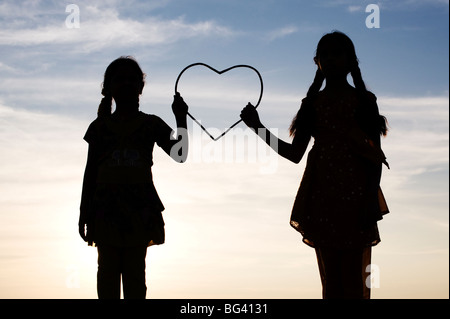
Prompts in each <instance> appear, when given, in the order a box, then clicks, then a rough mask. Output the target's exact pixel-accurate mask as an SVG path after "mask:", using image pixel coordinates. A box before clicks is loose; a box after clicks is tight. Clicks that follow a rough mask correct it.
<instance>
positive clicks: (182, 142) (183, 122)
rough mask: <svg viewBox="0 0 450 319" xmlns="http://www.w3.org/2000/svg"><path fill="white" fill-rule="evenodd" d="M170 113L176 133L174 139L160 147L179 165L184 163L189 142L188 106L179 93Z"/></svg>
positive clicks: (175, 97)
mask: <svg viewBox="0 0 450 319" xmlns="http://www.w3.org/2000/svg"><path fill="white" fill-rule="evenodd" d="M172 111H173V114H174V115H175V120H176V123H177V132H176V136H175V138H171V139H170V140H169V141H167V142H166V143H163V145H161V147H162V148H163V149H164V151H165V152H166V153H167V154H169V155H170V157H172V158H173V159H174V160H175V161H177V162H179V163H184V162H186V159H187V155H188V149H189V140H188V132H187V112H188V106H187V104H186V103H185V102H184V101H183V98H182V97H181V96H180V93H178V92H177V93H176V94H175V96H174V100H173V103H172Z"/></svg>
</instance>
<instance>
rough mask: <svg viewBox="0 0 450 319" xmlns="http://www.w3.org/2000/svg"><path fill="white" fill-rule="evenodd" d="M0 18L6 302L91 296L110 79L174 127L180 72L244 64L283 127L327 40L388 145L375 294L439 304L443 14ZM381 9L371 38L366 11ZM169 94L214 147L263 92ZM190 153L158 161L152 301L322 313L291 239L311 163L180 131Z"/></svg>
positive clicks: (18, 14) (256, 9) (133, 4)
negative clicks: (98, 120)
mask: <svg viewBox="0 0 450 319" xmlns="http://www.w3.org/2000/svg"><path fill="white" fill-rule="evenodd" d="M68 4H70V2H64V1H56V0H55V1H38V0H36V1H31V0H30V1H12V0H11V1H9V0H6V1H2V2H1V3H0V50H1V53H2V54H1V56H0V154H1V156H0V190H1V191H0V298H96V297H97V294H96V267H97V259H96V258H97V251H96V249H95V248H92V247H88V246H87V245H86V244H85V243H84V242H83V241H82V240H81V238H80V237H79V235H78V231H77V223H78V216H79V203H80V197H81V185H82V178H83V172H84V166H85V164H86V154H87V144H86V142H84V141H83V136H84V133H85V131H86V129H87V127H88V125H89V123H90V122H92V121H93V120H94V119H95V117H96V111H97V107H98V104H99V102H100V100H101V94H100V92H101V83H102V81H103V73H104V71H105V69H106V67H107V66H108V64H109V63H110V62H111V61H112V60H114V59H115V58H117V57H119V56H122V55H132V56H134V57H135V58H136V59H137V60H138V62H139V63H140V65H141V67H142V69H143V70H144V72H145V73H146V74H147V79H146V86H145V88H144V92H143V95H142V97H141V100H140V101H141V103H140V105H141V110H142V111H143V112H146V113H152V114H156V115H158V116H159V117H161V118H162V119H163V120H164V121H166V122H167V123H168V124H169V125H170V126H172V127H174V126H175V118H174V116H173V114H172V112H171V107H170V105H171V103H172V99H173V94H174V85H175V81H176V79H177V77H178V74H179V73H180V72H181V70H183V68H184V67H186V66H187V65H189V64H192V63H196V62H203V63H207V64H209V65H211V66H212V67H214V68H216V69H218V70H222V69H225V68H228V67H230V66H233V65H237V64H247V65H251V66H253V67H255V68H256V69H257V70H258V71H259V72H260V74H261V76H262V79H263V82H264V91H263V97H262V101H261V104H260V105H259V107H258V110H259V114H260V117H261V119H262V121H263V123H264V124H265V125H266V126H267V127H268V128H271V129H272V130H273V132H274V133H275V134H276V135H277V136H279V137H280V138H282V139H284V140H286V141H289V136H288V127H289V124H290V122H291V120H292V118H293V116H294V115H295V114H296V112H297V110H298V107H299V105H300V102H301V99H302V98H303V97H304V96H305V94H306V91H307V89H308V87H309V85H310V84H311V83H312V80H313V78H314V73H315V68H316V67H315V65H314V62H313V56H314V53H315V49H316V45H317V42H318V41H319V39H320V38H321V37H322V35H324V34H325V33H328V32H330V31H332V30H339V31H342V32H344V33H346V34H347V35H349V36H350V38H351V39H352V40H353V42H354V44H355V47H356V51H357V55H358V58H359V60H360V68H361V71H362V76H363V79H364V81H365V82H366V85H367V87H368V88H369V89H370V90H371V91H372V92H373V93H375V94H376V95H377V97H378V106H379V108H380V112H381V113H382V114H384V115H385V116H386V117H387V118H388V121H389V125H390V132H389V134H388V136H387V137H386V138H384V139H383V140H382V145H383V149H384V151H385V153H386V156H387V159H388V162H389V164H390V167H391V169H390V170H386V169H385V170H384V171H383V177H382V185H381V186H382V188H383V192H384V193H385V196H386V199H387V202H388V205H389V208H390V210H391V213H390V214H389V215H387V216H386V217H385V218H384V219H383V220H382V221H381V222H380V223H379V229H380V234H381V243H380V244H379V245H378V246H376V247H374V248H373V253H372V255H373V258H372V262H373V264H374V265H375V267H374V269H375V270H374V272H373V273H372V275H373V276H374V278H375V277H376V278H375V279H376V280H377V287H375V288H373V290H372V297H373V298H375V299H381V298H394V299H397V298H449V209H448V207H449V187H448V185H449V169H448V165H449V71H448V70H449V31H448V27H449V1H448V0H398V1H392V0H391V1H388V0H381V1H377V2H374V1H361V0H336V1H332V0H329V1H328V0H321V1H300V0H296V1H294V0H289V1H288V0H281V1H280V0H277V1H275V0H248V1H242V0H213V1H207V0H186V1H175V0H152V1H138V0H135V1H118V0H112V1H88V0H85V1H73V2H72V4H74V5H75V6H72V7H69V8H68V9H72V10H73V8H78V9H79V24H77V22H78V20H77V19H73V17H74V16H73V14H76V13H77V12H75V11H71V10H68V11H67V12H66V6H67V5H68ZM369 4H377V6H378V8H379V13H380V15H379V17H380V20H379V21H380V25H379V28H368V26H367V25H366V18H367V17H368V16H369V15H370V14H371V12H366V6H367V5H369ZM178 88H179V91H180V93H181V94H182V96H183V97H184V99H185V100H186V102H187V103H188V104H189V107H190V112H191V113H192V114H193V115H194V116H195V117H196V118H197V119H200V120H201V121H202V123H203V125H205V126H206V127H207V128H210V129H211V131H212V132H215V133H220V132H221V131H222V130H223V129H225V128H226V127H227V125H230V124H232V123H234V122H235V121H236V120H238V119H239V113H240V110H241V109H242V108H243V107H244V106H245V104H246V103H247V102H252V103H253V102H256V100H257V98H258V96H259V92H260V85H259V80H258V77H257V76H256V74H255V73H253V72H252V71H251V70H249V69H235V70H233V71H230V72H229V73H226V74H224V75H222V76H218V75H215V74H214V73H212V72H211V71H208V70H207V69H205V68H202V67H196V68H193V69H190V70H188V71H187V72H186V73H185V74H184V75H183V76H182V77H181V79H180V83H179V87H178ZM188 126H189V130H190V144H191V148H190V154H189V157H188V161H187V163H185V164H178V163H176V162H174V161H173V160H172V159H171V158H170V157H168V156H167V155H166V154H165V153H164V152H162V150H161V149H159V148H158V147H155V151H154V166H153V174H154V182H155V186H156V188H157V190H158V193H159V195H160V197H161V199H162V201H163V203H164V205H165V207H166V210H165V211H164V213H163V215H164V219H165V223H166V243H165V244H164V245H161V246H158V247H150V248H149V250H148V255H147V287H148V293H147V297H148V298H168V299H172V298H254V299H257V298H288V299H296V298H312V299H315V298H321V284H320V278H319V271H318V267H317V262H316V257H315V252H314V250H313V249H311V248H310V247H308V246H306V245H305V244H303V243H302V242H301V235H300V234H298V233H297V232H296V231H295V230H294V229H293V228H291V227H290V225H289V217H290V213H291V208H292V204H293V201H294V197H295V194H296V192H297V189H298V186H299V183H300V180H301V177H302V174H303V170H304V167H305V158H304V159H303V160H302V161H301V163H300V164H297V165H296V164H293V163H291V162H288V161H287V160H285V159H283V158H281V157H279V156H278V155H276V154H275V153H274V152H273V151H271V150H270V149H269V148H268V147H267V146H266V145H265V144H263V143H262V142H261V141H259V140H258V139H257V138H256V136H254V135H253V134H252V133H251V132H249V131H248V130H247V129H246V128H245V126H244V125H243V124H242V123H241V124H239V125H238V126H236V128H235V129H234V130H232V131H231V132H230V133H228V134H227V135H225V136H224V137H223V138H222V139H220V140H218V141H216V142H214V141H212V140H211V139H209V137H207V136H206V135H205V134H204V133H202V131H201V130H200V129H199V127H198V125H197V124H195V123H193V122H192V121H191V120H190V119H189V120H188Z"/></svg>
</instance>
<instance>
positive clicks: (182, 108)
mask: <svg viewBox="0 0 450 319" xmlns="http://www.w3.org/2000/svg"><path fill="white" fill-rule="evenodd" d="M188 109H189V107H188V106H187V104H186V103H185V102H184V100H183V98H182V97H181V95H180V93H178V92H177V93H176V94H175V95H174V97H173V103H172V111H173V114H174V115H175V117H185V116H186V115H187V112H188Z"/></svg>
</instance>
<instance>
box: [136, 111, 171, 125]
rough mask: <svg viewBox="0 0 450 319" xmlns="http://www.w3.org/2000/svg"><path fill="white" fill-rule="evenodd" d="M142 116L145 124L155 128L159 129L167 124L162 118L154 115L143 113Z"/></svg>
mask: <svg viewBox="0 0 450 319" xmlns="http://www.w3.org/2000/svg"><path fill="white" fill-rule="evenodd" d="M140 116H141V118H142V120H143V122H144V123H145V124H147V125H150V126H152V127H155V126H156V127H157V126H160V125H164V124H166V123H165V122H164V120H163V119H162V118H160V117H159V116H157V115H154V114H147V113H144V112H142V111H141V112H140ZM166 125H167V124H166Z"/></svg>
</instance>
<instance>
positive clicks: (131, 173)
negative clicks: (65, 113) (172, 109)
mask: <svg viewBox="0 0 450 319" xmlns="http://www.w3.org/2000/svg"><path fill="white" fill-rule="evenodd" d="M171 133H172V129H171V128H170V127H169V126H168V125H167V124H166V123H165V122H164V121H163V120H161V119H160V118H159V117H157V116H155V115H148V114H145V113H142V112H140V113H139V115H138V116H136V117H135V118H134V119H132V120H130V121H127V122H123V121H117V120H115V119H114V118H113V117H105V118H97V119H96V120H95V121H94V122H92V123H91V125H90V126H89V128H88V130H87V132H86V135H85V137H84V139H85V140H86V141H87V142H88V143H89V148H90V151H91V148H92V149H93V151H94V152H95V154H96V156H95V158H96V161H97V177H96V188H95V191H94V193H93V195H92V197H91V198H90V199H89V205H88V206H89V209H88V211H89V212H88V214H89V221H90V225H89V226H88V227H89V232H90V238H91V240H92V241H93V243H94V244H96V245H99V244H108V245H112V246H116V247H129V246H137V245H148V246H150V245H153V244H162V243H164V221H163V217H162V214H161V212H162V211H163V210H164V206H163V204H162V202H161V200H160V198H159V196H158V194H157V192H156V189H155V186H154V185H153V180H152V172H151V166H152V165H153V160H152V152H153V147H154V144H155V143H157V144H158V145H159V146H164V144H165V143H167V141H169V140H170V135H171Z"/></svg>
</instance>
